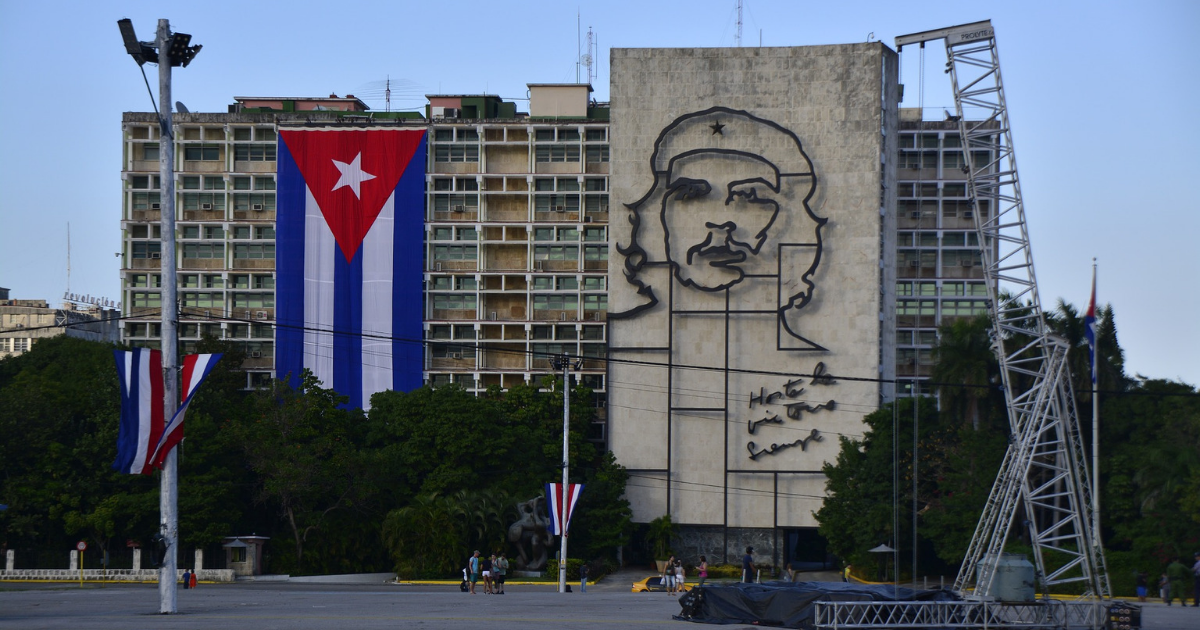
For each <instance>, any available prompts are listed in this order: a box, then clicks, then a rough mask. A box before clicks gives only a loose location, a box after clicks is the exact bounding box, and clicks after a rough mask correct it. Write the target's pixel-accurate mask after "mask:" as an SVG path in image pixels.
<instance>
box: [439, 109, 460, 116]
mask: <svg viewBox="0 0 1200 630" xmlns="http://www.w3.org/2000/svg"><path fill="white" fill-rule="evenodd" d="M442 115H443V116H445V117H446V118H458V117H459V116H461V115H462V110H461V109H459V108H457V107H445V108H442Z"/></svg>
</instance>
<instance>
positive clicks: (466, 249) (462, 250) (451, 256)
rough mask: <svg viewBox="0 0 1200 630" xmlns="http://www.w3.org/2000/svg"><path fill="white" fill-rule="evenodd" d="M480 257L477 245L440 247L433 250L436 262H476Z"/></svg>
mask: <svg viewBox="0 0 1200 630" xmlns="http://www.w3.org/2000/svg"><path fill="white" fill-rule="evenodd" d="M478 255H479V247H478V246H476V245H438V246H436V247H434V248H433V259H434V260H475V259H476V258H477V257H478Z"/></svg>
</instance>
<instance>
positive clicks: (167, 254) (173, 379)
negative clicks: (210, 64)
mask: <svg viewBox="0 0 1200 630" xmlns="http://www.w3.org/2000/svg"><path fill="white" fill-rule="evenodd" d="M170 42H171V23H170V21H169V20H165V19H161V20H159V21H158V33H157V38H156V41H155V44H156V45H157V46H158V102H159V103H161V105H162V107H161V108H160V110H161V114H160V116H161V119H160V127H161V128H160V130H159V140H158V146H159V163H158V169H159V180H160V183H159V188H160V193H161V194H160V201H161V202H162V203H161V205H160V207H161V208H162V211H161V217H160V223H161V226H162V227H161V229H162V234H161V237H160V238H161V240H160V243H161V249H162V254H161V255H160V258H159V260H160V268H161V271H162V299H161V309H162V333H161V334H162V337H161V339H162V343H161V346H162V368H163V412H164V413H163V418H164V419H165V420H167V421H169V420H170V419H171V418H174V417H175V410H176V405H178V403H179V371H178V369H177V366H178V364H179V353H178V349H177V346H178V337H177V335H176V330H175V324H176V322H175V320H176V309H177V307H178V304H177V302H176V299H175V298H176V287H177V284H176V279H175V275H176V274H175V172H174V171H175V138H174V133H173V127H172V124H173V123H172V120H171V45H170ZM176 461H177V456H176V450H175V449H171V452H170V453H169V454H168V455H167V458H166V461H164V462H163V467H162V480H161V485H160V489H159V499H158V508H159V514H160V516H159V518H160V527H161V529H162V531H161V533H162V535H163V537H164V538H165V539H166V540H165V542H166V545H167V554H166V557H165V558H164V559H163V562H162V566H160V567H159V569H158V612H159V613H162V614H169V613H174V612H176V596H177V592H176V584H175V575H176V561H177V556H178V553H177V552H178V542H179V515H178V510H179V477H178V474H177V473H178V469H177V467H176Z"/></svg>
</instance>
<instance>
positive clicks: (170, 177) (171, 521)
mask: <svg viewBox="0 0 1200 630" xmlns="http://www.w3.org/2000/svg"><path fill="white" fill-rule="evenodd" d="M117 26H118V27H119V28H120V29H121V37H122V39H124V41H125V50H126V52H128V53H129V54H130V56H132V57H133V59H134V61H137V63H138V65H139V66H141V65H143V64H145V63H146V62H147V61H149V62H151V63H157V64H158V102H159V103H162V109H161V111H160V112H159V115H158V120H159V138H158V172H159V197H160V199H159V201H160V206H159V207H160V208H161V210H160V222H161V230H162V233H161V240H160V248H161V250H162V251H161V254H160V257H159V260H160V261H161V263H160V267H161V273H162V297H161V300H160V303H161V305H162V306H161V310H162V337H161V339H162V343H161V348H162V367H163V417H164V418H173V417H175V410H176V408H177V406H178V405H179V368H178V365H179V352H178V343H179V339H178V334H177V330H176V325H177V323H178V322H177V319H178V317H177V311H178V303H177V301H176V290H177V289H176V288H177V281H176V277H175V275H176V274H175V137H174V135H175V134H174V133H173V126H172V124H173V123H172V120H171V67H172V66H184V67H186V66H187V65H188V64H189V63H191V61H192V58H194V57H195V56H196V53H198V52H200V48H201V47H200V46H189V44H190V43H191V40H192V36H191V35H188V34H186V33H174V34H172V33H171V23H170V21H169V20H165V19H162V20H159V21H158V30H157V32H156V36H155V39H154V42H153V43H150V42H140V41H138V39H137V36H136V35H135V34H134V31H133V22H132V21H130V20H128V19H125V20H119V21H118V22H117ZM144 75H145V71H144V70H143V76H144ZM146 87H147V88H149V82H148V81H147V86H146ZM151 100H153V94H152V95H151ZM158 109H159V108H158V107H157V106H156V107H155V110H156V111H158ZM177 461H178V458H177V455H176V449H171V451H170V453H168V454H167V457H166V459H165V460H164V461H163V467H162V479H161V485H160V489H159V500H158V506H159V520H160V524H159V528H160V532H159V533H160V534H161V535H162V536H163V539H164V542H165V544H166V547H167V553H166V556H165V557H164V558H163V561H162V563H161V565H160V566H159V569H158V600H159V608H158V612H160V613H162V614H169V613H174V612H176V590H175V588H176V585H175V574H176V566H177V556H178V553H177V552H178V544H177V543H178V542H179V477H178V468H177Z"/></svg>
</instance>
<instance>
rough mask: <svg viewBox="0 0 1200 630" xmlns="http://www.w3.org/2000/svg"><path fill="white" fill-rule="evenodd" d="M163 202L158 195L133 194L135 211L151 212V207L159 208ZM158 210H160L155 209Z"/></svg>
mask: <svg viewBox="0 0 1200 630" xmlns="http://www.w3.org/2000/svg"><path fill="white" fill-rule="evenodd" d="M161 201H162V198H161V196H160V195H159V194H158V193H156V192H155V193H144V192H142V193H133V209H134V210H149V209H150V206H151V205H154V206H158V205H159V204H160V203H161ZM154 209H155V210H157V209H158V208H154Z"/></svg>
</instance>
